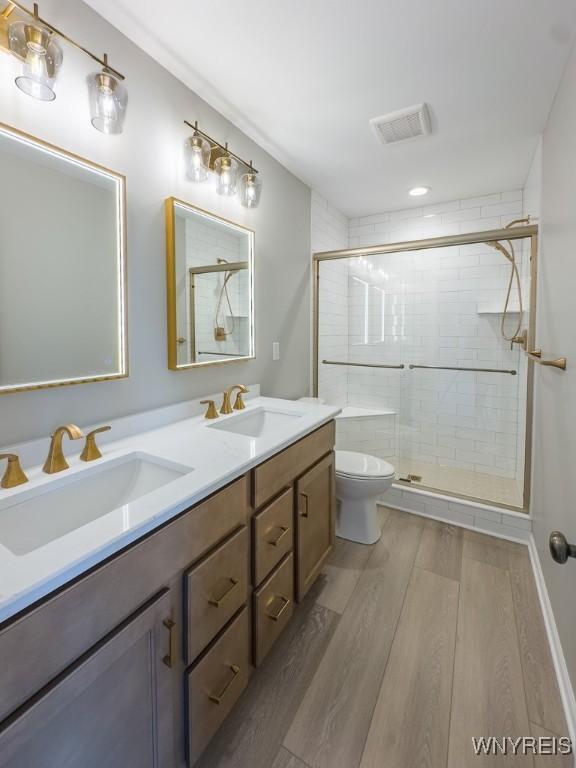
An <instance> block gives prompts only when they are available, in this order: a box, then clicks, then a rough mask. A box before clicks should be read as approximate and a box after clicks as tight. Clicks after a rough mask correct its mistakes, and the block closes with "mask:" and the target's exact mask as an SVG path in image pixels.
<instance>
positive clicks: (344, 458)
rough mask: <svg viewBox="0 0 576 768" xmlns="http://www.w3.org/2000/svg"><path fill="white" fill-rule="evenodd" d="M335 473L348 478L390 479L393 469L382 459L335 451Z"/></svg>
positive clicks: (353, 452)
mask: <svg viewBox="0 0 576 768" xmlns="http://www.w3.org/2000/svg"><path fill="white" fill-rule="evenodd" d="M336 472H337V473H338V474H339V475H347V476H348V477H360V478H362V477H365V478H370V477H391V476H393V475H394V467H393V466H392V464H388V462H387V461H384V459H379V458H377V457H376V456H370V455H369V454H367V453H357V452H356V451H336Z"/></svg>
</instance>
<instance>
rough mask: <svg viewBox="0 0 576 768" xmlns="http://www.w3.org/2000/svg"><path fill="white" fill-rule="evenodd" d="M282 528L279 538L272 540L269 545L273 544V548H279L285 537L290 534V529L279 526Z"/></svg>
mask: <svg viewBox="0 0 576 768" xmlns="http://www.w3.org/2000/svg"><path fill="white" fill-rule="evenodd" d="M278 527H279V528H280V533H279V534H278V536H276V538H275V539H272V541H269V542H268V544H271V545H272V546H273V547H277V546H278V545H279V544H280V542H281V541H282V539H283V538H284V536H287V535H288V534H289V533H290V528H285V527H284V526H283V525H280V526H278Z"/></svg>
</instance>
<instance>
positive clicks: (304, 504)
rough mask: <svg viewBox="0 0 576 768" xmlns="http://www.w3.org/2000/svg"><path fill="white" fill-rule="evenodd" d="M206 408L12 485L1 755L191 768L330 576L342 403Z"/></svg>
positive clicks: (0, 682) (3, 549) (1, 524)
mask: <svg viewBox="0 0 576 768" xmlns="http://www.w3.org/2000/svg"><path fill="white" fill-rule="evenodd" d="M200 408H201V406H200V404H199V403H197V402H195V403H193V404H190V408H189V412H190V414H192V413H194V414H197V415H188V416H186V417H184V418H183V417H182V412H181V411H180V412H179V413H177V411H176V410H174V409H165V413H164V415H161V416H158V415H156V416H154V415H153V414H152V417H151V416H150V414H142V415H141V416H140V417H137V418H136V419H134V418H132V419H131V420H120V421H119V422H118V423H117V424H113V425H112V430H111V431H109V432H107V433H106V435H101V436H99V439H100V440H101V442H102V445H101V446H100V448H101V451H102V454H103V456H102V457H101V458H97V459H95V460H93V461H86V460H85V458H84V460H81V458H80V456H79V455H76V456H73V457H72V458H70V457H69V458H68V462H69V464H70V467H69V468H68V469H65V470H64V471H58V472H55V473H53V474H48V473H47V472H46V471H42V468H41V465H38V466H37V467H35V468H33V469H32V470H30V471H28V476H29V482H27V483H25V484H24V483H23V484H21V485H18V486H15V487H13V488H9V489H3V490H2V491H1V492H0V572H1V574H2V581H1V583H0V621H1V622H2V623H1V624H0V658H2V660H3V662H2V664H1V665H0V691H1V692H2V694H1V696H0V765H8V766H11V768H12V767H13V768H20V766H22V767H23V766H30V765H46V766H56V765H58V766H59V768H67V767H68V766H70V767H71V766H78V765H82V766H83V768H92V767H94V768H96V766H98V768H100V767H101V766H105V765H114V766H116V765H123V766H139V767H140V766H142V768H144V767H145V766H160V767H161V768H172V766H181V765H185V764H186V762H187V763H188V765H190V766H191V765H193V764H194V763H195V762H196V761H197V759H198V757H199V756H200V755H201V753H202V752H203V750H204V749H205V747H206V745H207V744H208V742H209V741H210V739H211V738H212V736H213V735H214V734H215V732H216V731H217V729H218V728H219V726H220V725H221V724H222V722H223V721H224V719H225V718H226V716H227V715H228V713H229V712H230V710H231V708H232V707H233V705H234V703H235V702H236V700H237V699H238V697H239V696H240V695H241V693H242V691H243V690H244V689H245V688H246V686H247V685H248V684H249V679H250V675H251V674H252V672H253V670H254V668H256V667H258V666H259V665H260V664H261V663H262V662H263V660H264V659H265V657H266V655H267V653H268V652H269V651H270V649H271V648H272V646H273V645H274V643H275V642H276V640H277V639H278V637H279V636H280V635H281V633H282V631H283V629H284V627H285V626H286V624H287V623H288V621H289V620H290V617H291V616H292V613H293V611H294V610H297V608H296V605H297V603H298V602H299V601H300V600H301V599H302V598H303V596H304V595H305V594H306V592H307V591H308V589H309V588H310V586H311V584H312V583H313V582H314V580H315V579H316V577H317V576H318V574H319V572H320V569H321V567H322V565H323V563H324V561H325V559H326V557H327V555H328V553H329V552H330V550H331V547H332V544H333V540H334V516H335V496H334V458H333V447H334V421H333V419H334V416H335V415H336V414H337V413H338V409H337V408H331V407H328V406H322V405H313V404H307V403H301V402H292V401H284V400H277V399H271V398H263V397H253V398H251V399H249V400H248V402H247V404H246V407H245V409H243V410H237V411H233V412H232V414H230V415H224V416H220V417H219V418H217V419H216V418H212V419H210V418H205V417H204V415H203V413H200ZM163 420H164V422H165V423H164V424H163V425H161V422H162V421H163ZM123 422H127V423H128V422H129V424H128V426H127V424H123ZM115 432H116V433H117V434H119V435H120V439H117V438H115ZM78 442H79V443H80V442H81V441H78ZM75 445H76V443H75V442H65V443H64V446H63V448H64V451H68V452H69V453H72V452H73V447H74V446H75ZM78 452H79V451H78ZM78 452H77V453H78ZM44 469H45V470H46V465H45V466H44ZM111 755H113V758H111ZM111 759H112V762H110V760H111Z"/></svg>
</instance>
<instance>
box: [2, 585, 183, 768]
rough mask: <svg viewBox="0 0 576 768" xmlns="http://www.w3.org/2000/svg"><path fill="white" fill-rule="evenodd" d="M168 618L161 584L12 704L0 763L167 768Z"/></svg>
mask: <svg viewBox="0 0 576 768" xmlns="http://www.w3.org/2000/svg"><path fill="white" fill-rule="evenodd" d="M169 619H170V595H169V591H168V590H167V589H166V590H163V591H162V592H160V593H159V594H158V595H157V596H156V597H154V598H152V599H151V600H150V601H149V602H148V603H147V604H146V605H145V606H143V607H142V608H141V609H140V610H139V611H138V612H137V613H135V614H133V615H132V616H131V617H130V618H128V619H127V620H126V621H125V622H123V623H122V624H121V625H120V626H119V627H118V628H117V629H116V630H114V631H113V632H111V633H110V634H109V635H108V636H107V637H105V638H104V639H103V640H102V641H101V642H100V643H98V644H97V645H96V646H94V647H93V648H92V649H90V651H88V652H87V653H86V654H85V655H84V656H82V657H80V659H79V660H78V661H77V662H75V664H73V665H72V666H71V667H69V668H68V669H67V670H66V671H65V672H64V673H63V674H62V675H60V676H59V677H57V678H56V679H55V680H54V681H52V682H51V683H50V684H49V685H48V686H46V688H44V689H42V690H41V691H40V692H39V693H38V694H37V695H36V696H35V697H34V698H33V699H31V701H30V702H28V703H27V704H25V705H24V706H23V707H22V708H21V709H19V710H17V711H16V713H15V714H14V715H13V716H12V717H11V718H10V719H9V720H8V721H6V723H5V724H4V725H3V726H1V727H0V765H1V766H2V768H47V766H50V768H56V766H57V767H58V768H79V766H82V768H128V767H129V766H137V767H138V768H172V766H173V764H174V756H173V741H172V721H173V714H172V680H171V670H170V667H169V664H170V663H171V662H172V658H171V656H170V653H171V650H170V646H171V644H172V643H171V642H170V641H171V640H172V639H174V638H170V622H169V621H168V620H169ZM165 621H168V626H167V625H166V624H165ZM171 632H172V634H173V633H174V628H173V627H172V630H171ZM174 637H175V636H174ZM45 640H46V642H58V638H57V634H56V633H54V634H52V635H48V636H47V637H46V638H45ZM30 663H31V664H33V663H34V660H33V659H30Z"/></svg>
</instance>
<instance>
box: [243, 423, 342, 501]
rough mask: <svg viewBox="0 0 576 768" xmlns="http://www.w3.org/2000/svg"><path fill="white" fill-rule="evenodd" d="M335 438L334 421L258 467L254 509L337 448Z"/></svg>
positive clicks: (255, 472) (254, 489)
mask: <svg viewBox="0 0 576 768" xmlns="http://www.w3.org/2000/svg"><path fill="white" fill-rule="evenodd" d="M335 435H336V432H335V424H334V421H330V422H329V423H328V424H324V426H323V427H320V429H317V430H316V431H315V432H312V433H311V434H310V435H307V436H306V437H304V438H302V440H298V442H296V443H294V444H293V445H290V446H288V448H286V449H285V450H283V451H281V452H280V453H277V454H276V455H275V456H272V458H271V459H268V461H265V462H264V463H263V464H261V465H260V466H259V467H256V468H255V469H254V475H253V501H254V507H256V508H258V507H261V506H262V504H265V503H266V502H267V501H268V499H271V498H272V497H273V496H275V495H276V494H277V493H279V492H280V491H281V490H282V489H283V488H285V487H286V486H288V485H290V483H291V482H292V481H293V480H295V479H296V478H297V477H298V476H299V475H301V474H302V473H303V472H305V471H306V470H307V469H308V468H309V467H311V466H312V464H315V463H316V462H317V461H318V460H319V459H321V458H322V457H323V456H326V454H327V453H330V452H331V451H332V449H333V448H334V442H335Z"/></svg>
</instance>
